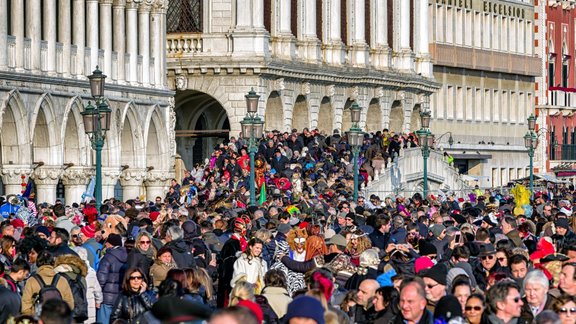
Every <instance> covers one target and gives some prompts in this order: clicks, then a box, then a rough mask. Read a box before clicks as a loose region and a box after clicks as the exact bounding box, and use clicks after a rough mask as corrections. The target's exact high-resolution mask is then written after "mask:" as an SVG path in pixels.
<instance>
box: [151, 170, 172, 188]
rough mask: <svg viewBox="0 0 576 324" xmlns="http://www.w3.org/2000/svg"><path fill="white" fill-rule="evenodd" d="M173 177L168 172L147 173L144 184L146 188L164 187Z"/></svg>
mask: <svg viewBox="0 0 576 324" xmlns="http://www.w3.org/2000/svg"><path fill="white" fill-rule="evenodd" d="M173 177H174V174H172V173H170V172H169V171H149V172H147V173H146V178H145V179H144V184H145V185H146V186H147V187H164V186H167V185H168V183H169V181H170V180H171V179H172V178H173Z"/></svg>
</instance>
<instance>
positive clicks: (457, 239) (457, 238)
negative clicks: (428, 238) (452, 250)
mask: <svg viewBox="0 0 576 324" xmlns="http://www.w3.org/2000/svg"><path fill="white" fill-rule="evenodd" d="M460 238H461V235H460V234H456V235H455V236H454V240H455V241H456V243H460Z"/></svg>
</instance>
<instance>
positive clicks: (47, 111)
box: [30, 93, 63, 165]
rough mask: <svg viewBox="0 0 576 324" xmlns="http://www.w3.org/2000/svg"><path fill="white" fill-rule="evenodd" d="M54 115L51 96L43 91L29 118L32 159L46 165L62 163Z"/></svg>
mask: <svg viewBox="0 0 576 324" xmlns="http://www.w3.org/2000/svg"><path fill="white" fill-rule="evenodd" d="M56 124H57V123H56V115H55V113H54V101H53V100H52V96H51V95H50V94H48V93H44V94H42V95H41V96H40V98H38V100H37V101H36V106H35V107H34V113H33V114H32V116H31V118H30V125H31V126H30V136H31V137H32V159H33V160H34V161H38V162H40V161H41V162H44V163H45V164H46V165H62V163H63V161H62V156H61V155H60V154H58V153H59V145H60V136H59V134H58V133H57V129H58V127H57V126H56Z"/></svg>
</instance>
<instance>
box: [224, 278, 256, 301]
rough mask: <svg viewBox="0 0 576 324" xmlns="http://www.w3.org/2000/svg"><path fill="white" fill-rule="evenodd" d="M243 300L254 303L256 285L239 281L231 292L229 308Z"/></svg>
mask: <svg viewBox="0 0 576 324" xmlns="http://www.w3.org/2000/svg"><path fill="white" fill-rule="evenodd" d="M241 300H251V301H254V285H253V284H251V283H249V282H248V281H238V282H237V283H236V284H235V285H234V288H232V291H231V292H230V302H229V303H228V307H231V306H234V305H237V304H238V303H239V302H240V301H241Z"/></svg>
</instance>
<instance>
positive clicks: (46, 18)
mask: <svg viewBox="0 0 576 324" xmlns="http://www.w3.org/2000/svg"><path fill="white" fill-rule="evenodd" d="M42 18H43V19H42V22H43V23H44V26H42V31H43V33H44V35H42V36H43V37H42V39H44V40H45V41H46V45H47V46H46V66H45V68H46V71H47V72H48V75H50V76H55V75H56V35H57V32H56V0H44V1H43V17H42ZM36 19H38V17H36Z"/></svg>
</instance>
